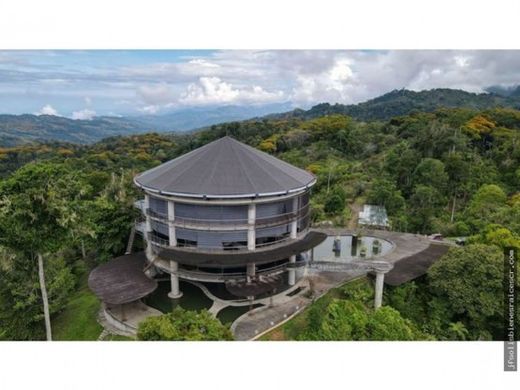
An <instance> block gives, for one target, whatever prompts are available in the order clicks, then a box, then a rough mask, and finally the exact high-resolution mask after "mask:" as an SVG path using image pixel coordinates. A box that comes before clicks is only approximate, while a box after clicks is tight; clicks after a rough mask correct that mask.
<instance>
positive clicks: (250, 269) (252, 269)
mask: <svg viewBox="0 0 520 390" xmlns="http://www.w3.org/2000/svg"><path fill="white" fill-rule="evenodd" d="M255 275H256V264H255V263H249V264H248V265H247V281H248V282H249V281H251V278H253V277H254V276H255Z"/></svg>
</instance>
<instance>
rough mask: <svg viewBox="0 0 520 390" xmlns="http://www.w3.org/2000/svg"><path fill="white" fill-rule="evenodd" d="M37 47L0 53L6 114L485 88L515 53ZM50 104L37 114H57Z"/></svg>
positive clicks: (517, 79) (509, 66) (514, 74)
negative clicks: (36, 108) (126, 50)
mask: <svg viewBox="0 0 520 390" xmlns="http://www.w3.org/2000/svg"><path fill="white" fill-rule="evenodd" d="M42 53H44V52H42V51H34V52H6V51H5V52H2V51H0V63H1V66H0V106H1V107H2V109H3V110H4V111H5V112H14V113H21V112H31V111H28V110H32V109H33V108H32V107H33V104H34V102H35V101H36V102H39V103H38V104H39V105H42V106H43V105H44V104H46V102H53V104H54V105H57V106H59V107H60V110H61V111H63V112H73V111H75V110H77V107H87V108H90V109H92V101H93V100H95V102H96V111H97V113H98V114H99V115H102V114H107V113H109V112H116V113H120V114H129V113H130V114H132V113H137V112H146V113H157V112H160V111H164V110H168V109H172V108H176V107H179V106H189V105H193V106H196V105H208V104H212V105H218V104H262V103H273V102H286V101H290V102H292V103H294V104H295V105H298V106H301V107H303V108H305V107H309V106H311V105H314V104H317V103H321V102H330V103H343V104H351V103H358V102H361V101H365V100H367V99H371V98H374V97H377V96H379V95H381V94H384V93H386V92H389V91H391V90H393V89H401V88H407V89H412V90H423V89H431V88H459V89H464V90H467V91H471V92H484V91H485V89H486V87H488V86H491V85H495V86H504V87H507V86H512V85H517V84H519V83H520V51H519V50H509V51H507V50H503V51H486V50H477V51H464V50H402V51H400V50H385V51H380V50H379V51H377V50H372V51H367V50H364V51H363V50H221V51H212V52H204V53H202V54H201V53H200V52H193V55H189V54H188V55H186V54H185V53H184V54H182V55H180V54H178V55H175V52H165V53H161V55H160V56H159V55H158V54H157V53H155V54H154V55H150V54H148V52H146V51H143V52H138V51H135V52H129V53H126V54H125V55H121V54H120V53H119V52H118V55H115V54H114V53H112V52H110V51H108V52H95V51H92V52H89V51H87V52H83V53H81V54H78V53H77V52H74V51H72V52H56V55H54V56H52V55H46V56H45V60H44V61H43V60H42V56H43V54H42ZM46 53H47V54H52V53H53V52H46ZM108 58H110V59H111V60H113V61H107V59H108ZM20 63H23V66H20ZM120 102H125V104H121V103H120ZM50 108H51V109H52V110H49V109H46V110H43V109H42V110H41V112H43V111H45V112H46V113H53V114H57V112H56V110H54V108H52V107H51V106H50ZM53 110H54V111H53Z"/></svg>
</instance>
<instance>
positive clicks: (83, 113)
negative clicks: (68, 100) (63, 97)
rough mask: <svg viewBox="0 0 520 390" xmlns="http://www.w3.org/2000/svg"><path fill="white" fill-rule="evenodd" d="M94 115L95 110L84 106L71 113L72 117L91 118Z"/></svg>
mask: <svg viewBox="0 0 520 390" xmlns="http://www.w3.org/2000/svg"><path fill="white" fill-rule="evenodd" d="M95 116H96V111H94V110H89V109H88V108H85V109H83V110H79V111H74V112H73V113H72V119H81V120H87V121H89V120H91V119H92V118H94V117H95Z"/></svg>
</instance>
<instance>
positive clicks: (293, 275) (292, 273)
mask: <svg viewBox="0 0 520 390" xmlns="http://www.w3.org/2000/svg"><path fill="white" fill-rule="evenodd" d="M295 264H296V255H292V256H291V257H289V265H293V266H294V265H295ZM288 283H289V286H294V285H295V284H296V269H294V268H289V281H288Z"/></svg>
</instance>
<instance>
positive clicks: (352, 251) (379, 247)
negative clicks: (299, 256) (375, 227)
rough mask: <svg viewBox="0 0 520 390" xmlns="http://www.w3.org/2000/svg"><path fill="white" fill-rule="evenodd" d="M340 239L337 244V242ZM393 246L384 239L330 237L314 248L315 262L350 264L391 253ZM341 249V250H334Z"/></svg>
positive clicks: (347, 236) (346, 236) (348, 236)
mask: <svg viewBox="0 0 520 390" xmlns="http://www.w3.org/2000/svg"><path fill="white" fill-rule="evenodd" d="M337 239H339V241H337V242H336V244H335V240H337ZM393 246H394V245H393V244H392V243H391V242H390V241H387V240H384V239H382V238H377V237H371V236H358V237H357V239H356V238H353V236H352V235H344V236H329V237H327V238H326V239H325V241H323V242H322V243H321V244H320V245H318V246H317V247H315V248H314V261H336V262H350V261H352V260H363V259H373V258H376V257H380V256H384V255H386V254H387V253H389V252H390V251H391V250H392V248H393ZM334 249H339V250H334Z"/></svg>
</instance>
